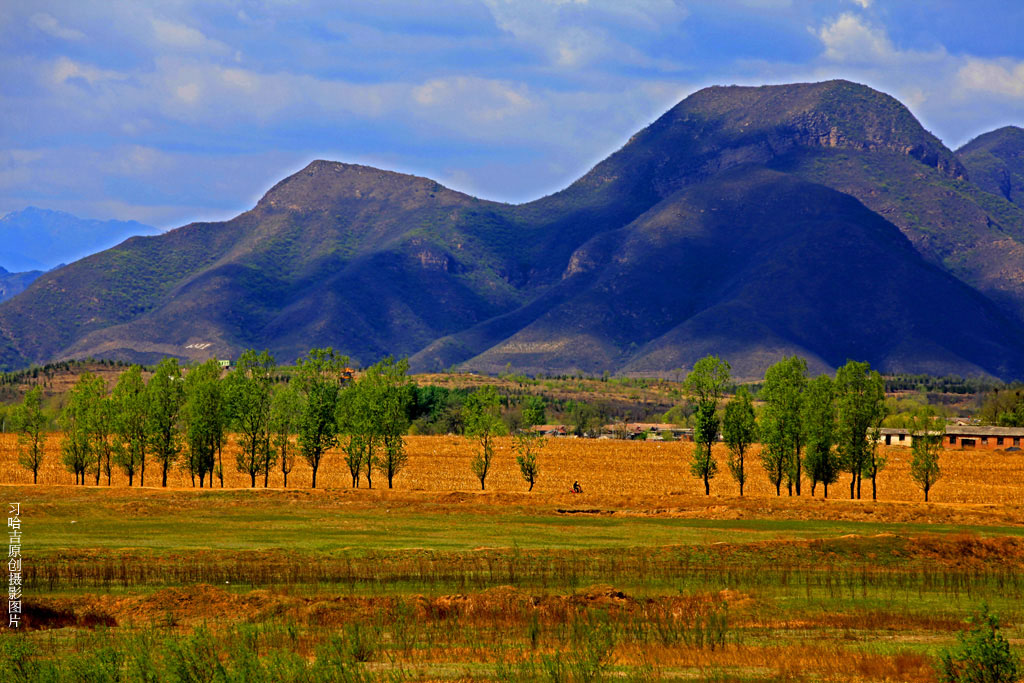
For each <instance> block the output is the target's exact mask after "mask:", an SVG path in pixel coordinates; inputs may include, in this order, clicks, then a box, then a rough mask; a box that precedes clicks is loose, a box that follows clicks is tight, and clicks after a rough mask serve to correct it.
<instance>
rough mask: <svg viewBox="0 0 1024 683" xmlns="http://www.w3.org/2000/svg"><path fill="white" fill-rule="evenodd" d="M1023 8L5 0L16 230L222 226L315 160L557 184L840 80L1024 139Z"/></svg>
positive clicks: (485, 180)
mask: <svg viewBox="0 0 1024 683" xmlns="http://www.w3.org/2000/svg"><path fill="white" fill-rule="evenodd" d="M1022 26H1024V3H1022V2H1017V1H1016V0H971V1H970V2H966V1H963V0H929V1H928V2H919V1H918V0H706V1H705V0H368V1H366V2H363V1H361V0H345V1H344V2H328V1H323V2H318V1H316V0H290V1H286V0H251V1H249V0H238V1H232V0H225V1H221V2H214V1H210V0H203V1H200V0H194V1H193V0H168V1H166V2H162V1H153V2H145V3H142V2H137V1H134V0H92V1H90V0H68V1H58V0H55V1H52V2H51V1H49V0H33V2H22V3H16V2H4V3H2V4H0V214H2V213H6V212H10V211H15V210H19V209H22V208H24V207H25V206H28V205H36V206H41V207H44V208H52V209H61V210H65V211H70V212H72V213H76V214H78V215H81V216H85V217H90V218H119V219H136V220H140V221H144V222H148V223H151V224H153V225H157V226H159V227H165V228H170V227H176V226H178V225H182V224H184V223H186V222H188V221H191V220H220V219H224V218H228V217H230V216H232V215H235V214H237V213H239V212H240V211H243V210H245V209H247V208H249V207H251V206H252V204H253V203H254V202H255V201H256V200H257V199H258V198H259V196H260V195H262V194H263V192H265V191H266V190H267V189H268V188H269V187H270V186H271V185H272V184H273V183H274V182H276V181H277V180H279V179H280V178H282V177H284V176H285V175H288V174H289V173H291V172H294V171H296V170H298V169H299V168H301V167H302V166H304V165H305V164H306V163H308V162H309V161H311V160H313V159H317V158H325V159H333V160H338V161H348V162H358V163H366V164H372V165H375V166H380V167H383V168H388V169H393V170H399V171H404V172H409V173H415V174H418V175H425V176H429V177H431V178H434V179H436V180H439V181H441V182H442V183H444V184H446V185H448V186H450V187H453V188H455V189H459V190H462V191H465V192H469V193H471V194H475V195H477V196H482V197H486V198H489V199H498V200H505V201H513V202H519V201H525V200H529V199H533V198H536V197H538V196H541V195H543V194H547V193H549V192H552V191H554V190H557V189H559V188H561V187H563V186H564V185H566V184H567V183H569V182H570V181H571V180H573V179H574V178H575V177H577V176H579V175H580V174H581V173H583V172H585V171H586V170H587V169H588V168H589V167H590V166H592V165H593V164H594V163H595V162H596V161H598V160H600V159H601V158H603V157H604V156H606V155H607V154H608V153H610V152H612V151H614V150H615V149H616V148H618V147H619V146H621V145H622V144H623V143H624V142H625V141H626V140H627V139H628V138H629V137H630V135H632V134H633V133H634V132H636V130H638V129H639V128H641V127H642V126H644V125H646V124H648V123H650V122H651V121H652V120H653V119H654V118H656V117H657V116H658V115H659V114H661V113H662V112H664V111H665V110H666V109H668V108H669V107H671V106H672V105H673V104H675V103H676V102H677V101H678V100H680V99H682V98H683V97H685V96H686V95H688V94H689V93H692V92H693V91H695V90H697V89H699V88H701V87H704V86H706V85H712V84H733V83H735V84H751V85H753V84H763V83H785V82H793V81H810V80H825V79H829V78H837V77H841V78H848V79H851V80H856V81H859V82H862V83H867V84H869V85H871V86H873V87H875V88H878V89H880V90H884V91H886V92H888V93H890V94H892V95H895V96H896V97H898V98H899V99H901V100H902V101H903V102H904V103H906V104H907V105H908V106H909V107H910V108H911V110H912V111H913V112H914V113H915V114H916V115H917V116H918V118H919V119H920V120H921V121H922V123H924V125H925V126H926V127H927V128H928V129H929V130H931V131H932V132H933V133H935V134H936V135H938V136H939V137H940V138H941V139H942V140H943V141H944V142H945V143H946V144H947V145H948V146H950V147H953V148H955V147H957V146H959V145H961V144H963V143H964V142H966V141H968V140H969V139H970V138H972V137H973V136H975V135H977V134H979V133H981V132H984V131H986V130H990V129H992V128H996V127H999V126H1002V125H1006V124H1010V123H1015V124H1019V125H1024V41H1022V40H1021V39H1020V28H1021V27H1022Z"/></svg>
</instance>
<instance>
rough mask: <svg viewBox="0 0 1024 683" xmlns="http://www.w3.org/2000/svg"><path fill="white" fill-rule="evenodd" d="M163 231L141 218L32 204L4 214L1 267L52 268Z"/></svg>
mask: <svg viewBox="0 0 1024 683" xmlns="http://www.w3.org/2000/svg"><path fill="white" fill-rule="evenodd" d="M159 233H160V231H159V230H158V229H156V228H154V227H152V226H149V225H144V224H143V223H139V222H137V221H115V220H96V219H92V218H79V217H78V216H74V215H72V214H70V213H65V212H64V211H52V210H49V209H40V208H38V207H35V206H30V207H28V208H26V209H23V210H21V211H15V212H13V213H9V214H7V215H5V216H3V217H2V218H0V267H3V268H5V269H6V270H8V271H13V272H21V271H32V270H40V271H45V270H51V269H52V268H56V267H57V266H59V265H62V264H65V263H71V262H72V261H77V260H78V259H80V258H83V257H85V256H88V255H89V254H94V253H96V252H97V251H102V250H104V249H109V248H110V247H112V246H114V245H116V244H119V243H121V242H123V241H124V240H126V239H127V238H129V237H132V236H134V235H157V234H159Z"/></svg>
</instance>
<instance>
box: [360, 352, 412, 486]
mask: <svg viewBox="0 0 1024 683" xmlns="http://www.w3.org/2000/svg"><path fill="white" fill-rule="evenodd" d="M408 371H409V361H408V360H406V359H404V358H403V359H402V360H400V361H398V362H397V363H396V362H395V361H394V359H393V358H391V357H388V358H385V359H383V360H381V361H380V362H378V363H376V364H374V365H372V366H370V367H369V368H367V370H366V372H365V373H364V374H363V377H362V379H361V380H359V381H360V383H361V384H362V383H365V384H366V392H367V393H366V396H367V399H368V401H367V402H368V403H369V405H370V407H371V410H370V420H369V426H370V442H371V443H372V442H374V441H376V442H378V443H379V444H380V448H379V449H378V451H377V458H376V464H377V466H378V467H379V468H380V469H381V470H382V471H383V472H384V476H386V477H387V479H388V488H392V487H393V482H394V478H395V476H396V475H397V474H398V473H399V472H400V471H401V470H402V468H403V467H405V463H406V461H407V459H408V457H407V455H406V452H405V432H406V430H408V429H409V408H410V406H411V405H412V401H413V385H412V381H411V380H410V379H409V377H408V376H407V373H408ZM366 469H367V481H368V482H369V481H370V475H369V472H370V463H369V462H368V463H367V468H366Z"/></svg>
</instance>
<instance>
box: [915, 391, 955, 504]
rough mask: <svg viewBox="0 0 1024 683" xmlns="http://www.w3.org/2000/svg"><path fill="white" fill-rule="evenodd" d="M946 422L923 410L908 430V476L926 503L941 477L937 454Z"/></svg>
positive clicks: (930, 411)
mask: <svg viewBox="0 0 1024 683" xmlns="http://www.w3.org/2000/svg"><path fill="white" fill-rule="evenodd" d="M945 427H946V421H945V420H943V419H942V418H941V417H939V416H938V415H936V414H935V413H934V411H933V410H931V409H923V410H922V411H921V412H920V413H919V414H918V415H916V416H915V418H914V420H913V426H912V427H911V430H910V435H911V436H910V438H911V439H912V441H911V444H910V445H911V451H912V453H913V455H912V456H911V459H910V476H911V478H913V480H914V481H915V482H917V485H918V486H920V487H921V491H922V492H923V493H924V500H925V502H926V503H927V502H928V493H929V492H930V491H931V490H932V487H933V486H935V482H936V481H938V480H939V477H941V476H942V470H941V469H940V468H939V453H940V452H941V451H942V436H943V434H944V433H945Z"/></svg>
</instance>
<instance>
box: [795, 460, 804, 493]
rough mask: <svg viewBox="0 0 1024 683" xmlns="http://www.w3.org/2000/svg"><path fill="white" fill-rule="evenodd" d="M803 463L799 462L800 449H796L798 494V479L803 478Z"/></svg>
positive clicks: (797, 485)
mask: <svg viewBox="0 0 1024 683" xmlns="http://www.w3.org/2000/svg"><path fill="white" fill-rule="evenodd" d="M803 476H804V475H803V463H801V462H800V449H799V448H798V449H796V495H798V496H799V495H800V479H801V478H803Z"/></svg>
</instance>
